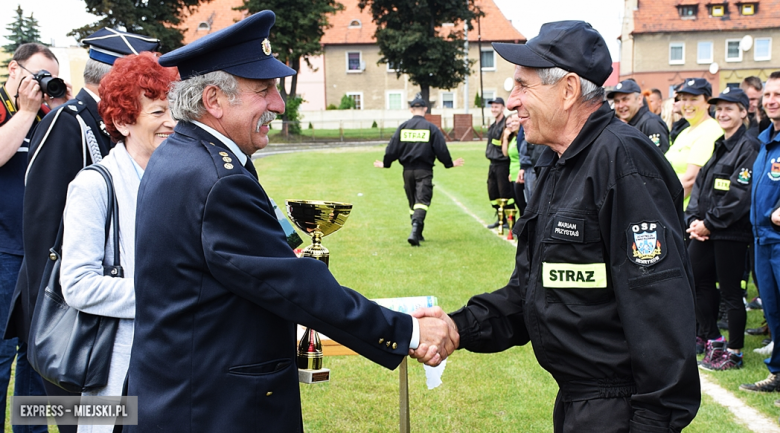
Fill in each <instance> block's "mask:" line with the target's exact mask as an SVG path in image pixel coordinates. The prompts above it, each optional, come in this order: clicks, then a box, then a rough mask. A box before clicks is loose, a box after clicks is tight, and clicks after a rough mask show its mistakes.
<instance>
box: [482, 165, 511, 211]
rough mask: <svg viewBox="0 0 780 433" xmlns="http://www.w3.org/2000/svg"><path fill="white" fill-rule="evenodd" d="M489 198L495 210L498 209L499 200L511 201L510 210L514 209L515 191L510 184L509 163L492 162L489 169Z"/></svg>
mask: <svg viewBox="0 0 780 433" xmlns="http://www.w3.org/2000/svg"><path fill="white" fill-rule="evenodd" d="M487 188H488V198H489V199H490V204H492V205H493V207H494V208H496V209H498V205H497V204H496V202H495V201H496V200H497V199H499V198H506V199H509V204H508V205H507V207H508V208H513V207H514V205H515V204H514V203H515V189H514V188H513V187H512V184H511V183H510V182H509V161H507V162H491V163H490V168H489V169H488V179H487Z"/></svg>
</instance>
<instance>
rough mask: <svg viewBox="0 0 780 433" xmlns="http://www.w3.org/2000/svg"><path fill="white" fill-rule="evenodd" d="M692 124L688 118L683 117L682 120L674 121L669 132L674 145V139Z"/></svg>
mask: <svg viewBox="0 0 780 433" xmlns="http://www.w3.org/2000/svg"><path fill="white" fill-rule="evenodd" d="M689 126H691V124H690V123H688V119H685V118H681V119H680V120H678V121H676V122H674V123H672V130H671V132H669V141H671V143H672V145H674V140H677V136H678V135H680V133H681V132H683V130H685V128H687V127H689Z"/></svg>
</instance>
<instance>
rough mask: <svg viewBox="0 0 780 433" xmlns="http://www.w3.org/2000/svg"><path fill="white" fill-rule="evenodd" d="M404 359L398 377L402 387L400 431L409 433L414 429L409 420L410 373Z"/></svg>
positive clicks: (399, 390) (400, 389)
mask: <svg viewBox="0 0 780 433" xmlns="http://www.w3.org/2000/svg"><path fill="white" fill-rule="evenodd" d="M407 359H409V358H407V357H404V360H403V361H401V368H400V369H399V372H398V376H399V381H400V386H399V388H398V394H399V409H400V416H401V419H400V423H399V424H400V431H401V433H409V432H410V431H411V428H412V424H411V422H410V420H409V371H408V369H407V365H406V360H407Z"/></svg>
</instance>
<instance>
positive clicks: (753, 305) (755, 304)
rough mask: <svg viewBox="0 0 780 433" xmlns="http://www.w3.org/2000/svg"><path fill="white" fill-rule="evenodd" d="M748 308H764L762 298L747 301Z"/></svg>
mask: <svg viewBox="0 0 780 433" xmlns="http://www.w3.org/2000/svg"><path fill="white" fill-rule="evenodd" d="M745 309H746V310H748V311H750V310H763V309H764V304H762V303H761V298H753V300H752V301H750V302H748V303H747V306H746V307H745Z"/></svg>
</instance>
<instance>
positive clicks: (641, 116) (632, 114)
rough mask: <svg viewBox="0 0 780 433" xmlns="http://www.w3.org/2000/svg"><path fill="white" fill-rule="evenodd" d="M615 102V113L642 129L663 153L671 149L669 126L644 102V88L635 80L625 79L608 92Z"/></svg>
mask: <svg viewBox="0 0 780 433" xmlns="http://www.w3.org/2000/svg"><path fill="white" fill-rule="evenodd" d="M607 98H609V99H612V100H613V101H614V102H615V115H616V116H617V117H618V118H619V119H620V120H622V121H624V122H626V123H628V124H629V125H631V126H633V127H634V128H636V129H638V130H640V131H642V133H643V134H645V135H646V136H647V137H648V138H650V141H652V142H653V144H655V145H656V146H658V148H659V149H661V153H666V151H667V150H669V128H667V126H666V123H664V121H663V119H661V116H658V115H656V114H653V113H652V112H650V110H649V109H648V108H647V105H645V104H644V97H643V96H642V89H640V88H639V85H638V84H637V83H636V82H635V81H633V80H625V81H621V82H620V83H618V85H617V86H615V90H613V91H611V92H609V93H608V94H607Z"/></svg>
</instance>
